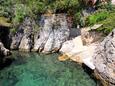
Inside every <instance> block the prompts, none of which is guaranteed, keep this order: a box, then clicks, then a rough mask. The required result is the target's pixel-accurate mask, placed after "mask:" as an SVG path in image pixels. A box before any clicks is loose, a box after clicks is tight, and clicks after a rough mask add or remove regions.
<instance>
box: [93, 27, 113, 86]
mask: <svg viewBox="0 0 115 86" xmlns="http://www.w3.org/2000/svg"><path fill="white" fill-rule="evenodd" d="M93 61H94V65H95V67H96V72H97V73H98V74H99V75H100V76H101V79H102V81H105V82H106V83H107V85H106V86H115V29H114V30H113V31H112V32H111V33H110V34H109V35H108V36H107V37H106V38H105V39H104V40H103V41H102V42H101V43H100V44H99V46H98V47H97V48H96V52H95V54H94V59H93Z"/></svg>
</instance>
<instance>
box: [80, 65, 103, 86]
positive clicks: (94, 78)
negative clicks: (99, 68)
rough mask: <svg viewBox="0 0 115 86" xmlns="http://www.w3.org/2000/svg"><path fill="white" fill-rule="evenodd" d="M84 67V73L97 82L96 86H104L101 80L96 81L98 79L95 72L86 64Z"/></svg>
mask: <svg viewBox="0 0 115 86" xmlns="http://www.w3.org/2000/svg"><path fill="white" fill-rule="evenodd" d="M82 67H83V69H84V71H85V72H86V73H87V74H88V75H89V76H90V78H91V79H93V80H94V81H95V83H97V85H96V86H102V84H101V82H100V80H98V79H96V77H95V75H94V70H91V69H90V68H89V67H87V66H86V65H85V64H82Z"/></svg>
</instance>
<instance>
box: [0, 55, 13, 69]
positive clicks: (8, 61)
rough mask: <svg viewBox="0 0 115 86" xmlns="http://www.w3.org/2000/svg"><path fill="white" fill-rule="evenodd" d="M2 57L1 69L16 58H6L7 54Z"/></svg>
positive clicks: (0, 59)
mask: <svg viewBox="0 0 115 86" xmlns="http://www.w3.org/2000/svg"><path fill="white" fill-rule="evenodd" d="M1 57H2V58H0V70H2V69H4V68H5V67H9V66H10V65H11V64H12V62H13V61H14V60H15V59H14V58H8V57H7V58H6V57H5V56H1Z"/></svg>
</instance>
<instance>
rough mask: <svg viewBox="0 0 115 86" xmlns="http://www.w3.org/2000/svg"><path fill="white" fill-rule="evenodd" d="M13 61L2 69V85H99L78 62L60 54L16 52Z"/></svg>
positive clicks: (0, 82)
mask: <svg viewBox="0 0 115 86" xmlns="http://www.w3.org/2000/svg"><path fill="white" fill-rule="evenodd" d="M12 57H14V58H15V60H14V61H13V63H12V64H11V65H10V66H9V67H6V68H4V69H3V70H0V86H97V85H96V83H95V81H94V80H93V79H91V78H90V76H89V75H88V74H87V73H86V72H84V70H83V69H82V67H81V66H79V65H78V64H76V63H74V62H71V61H66V62H60V61H58V60H57V57H58V54H51V55H39V54H37V53H21V52H15V53H14V54H13V55H12Z"/></svg>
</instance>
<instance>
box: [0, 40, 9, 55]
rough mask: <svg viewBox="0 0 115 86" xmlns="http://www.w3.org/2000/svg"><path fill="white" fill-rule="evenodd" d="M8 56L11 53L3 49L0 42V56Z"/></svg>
mask: <svg viewBox="0 0 115 86" xmlns="http://www.w3.org/2000/svg"><path fill="white" fill-rule="evenodd" d="M10 54H11V52H10V51H9V50H8V49H6V48H5V47H4V45H3V44H2V42H0V56H8V55H10Z"/></svg>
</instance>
